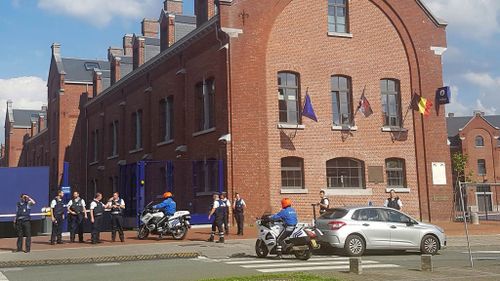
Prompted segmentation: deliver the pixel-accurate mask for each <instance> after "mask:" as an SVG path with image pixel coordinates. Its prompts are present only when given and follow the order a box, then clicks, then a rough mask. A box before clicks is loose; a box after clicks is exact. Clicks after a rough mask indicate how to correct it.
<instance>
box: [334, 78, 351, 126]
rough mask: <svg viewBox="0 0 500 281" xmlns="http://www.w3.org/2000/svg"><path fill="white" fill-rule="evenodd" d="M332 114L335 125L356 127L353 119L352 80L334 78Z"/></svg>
mask: <svg viewBox="0 0 500 281" xmlns="http://www.w3.org/2000/svg"><path fill="white" fill-rule="evenodd" d="M331 89H332V113H333V124H334V125H338V126H341V125H354V124H353V121H354V119H353V118H352V117H353V116H352V107H353V105H352V92H351V78H349V77H344V76H332V78H331Z"/></svg>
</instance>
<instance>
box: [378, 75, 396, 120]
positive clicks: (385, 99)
mask: <svg viewBox="0 0 500 281" xmlns="http://www.w3.org/2000/svg"><path fill="white" fill-rule="evenodd" d="M380 94H381V96H382V112H383V114H384V126H386V127H401V90H400V85H399V81H398V80H395V79H382V80H380Z"/></svg>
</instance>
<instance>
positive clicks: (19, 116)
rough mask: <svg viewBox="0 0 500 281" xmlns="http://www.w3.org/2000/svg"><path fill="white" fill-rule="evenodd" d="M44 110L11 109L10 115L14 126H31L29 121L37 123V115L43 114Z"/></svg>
mask: <svg viewBox="0 0 500 281" xmlns="http://www.w3.org/2000/svg"><path fill="white" fill-rule="evenodd" d="M45 114H46V113H45V111H42V110H30V109H13V110H12V116H13V119H14V120H10V121H11V122H12V121H13V122H14V124H13V125H14V127H17V128H31V123H32V122H35V123H38V117H39V116H40V115H42V116H45Z"/></svg>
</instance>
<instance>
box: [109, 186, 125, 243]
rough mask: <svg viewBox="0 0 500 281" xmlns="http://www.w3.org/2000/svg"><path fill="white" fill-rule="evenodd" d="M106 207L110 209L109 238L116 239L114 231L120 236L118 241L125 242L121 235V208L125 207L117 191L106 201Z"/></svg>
mask: <svg viewBox="0 0 500 281" xmlns="http://www.w3.org/2000/svg"><path fill="white" fill-rule="evenodd" d="M107 208H110V209H111V240H113V242H115V241H116V232H117V231H118V235H119V236H120V241H121V242H125V235H123V210H124V209H125V201H123V199H121V198H120V194H119V193H118V192H115V193H113V197H111V198H110V199H109V201H108V205H107Z"/></svg>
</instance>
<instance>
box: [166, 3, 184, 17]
mask: <svg viewBox="0 0 500 281" xmlns="http://www.w3.org/2000/svg"><path fill="white" fill-rule="evenodd" d="M182 1H183V0H165V1H164V2H163V10H165V12H167V13H169V14H178V15H181V14H182Z"/></svg>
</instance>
